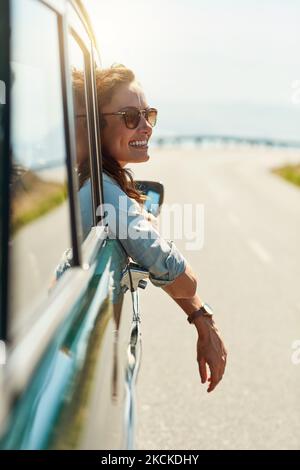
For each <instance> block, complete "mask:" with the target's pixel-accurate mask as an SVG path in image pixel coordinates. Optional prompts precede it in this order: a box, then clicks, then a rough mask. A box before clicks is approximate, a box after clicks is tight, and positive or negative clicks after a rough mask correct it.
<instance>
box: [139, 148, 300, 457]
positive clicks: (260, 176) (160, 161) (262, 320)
mask: <svg viewBox="0 0 300 470" xmlns="http://www.w3.org/2000/svg"><path fill="white" fill-rule="evenodd" d="M289 161H291V162H293V161H300V153H299V151H298V152H296V151H292V150H282V149H281V150H276V149H275V150H272V149H264V148H260V149H257V148H256V149H255V148H252V149H251V148H246V147H244V148H242V147H232V148H230V147H228V148H227V149H225V150H224V149H221V148H217V147H216V148H212V147H211V148H206V149H203V150H201V149H184V148H181V149H180V148H178V149H166V148H165V149H155V150H153V151H152V156H151V159H150V160H149V162H147V163H143V164H139V165H135V166H132V169H133V171H134V174H135V177H136V178H138V179H154V180H161V181H162V182H163V183H164V185H165V191H166V198H165V202H166V204H170V203H178V202H180V203H186V204H187V203H192V204H194V205H195V204H203V207H204V244H203V247H202V248H201V249H197V250H194V251H188V250H187V249H186V240H176V239H174V240H175V243H176V245H177V246H178V248H179V249H180V250H181V251H182V252H183V254H184V255H185V256H186V258H187V260H188V261H189V263H190V264H191V265H192V267H193V269H194V271H195V272H196V273H197V276H198V293H199V295H200V296H201V298H202V299H203V300H205V301H207V302H208V303H209V304H211V305H212V306H213V307H214V310H215V312H216V314H215V318H216V321H217V324H218V326H219V328H220V330H221V332H222V334H223V337H224V339H225V342H226V345H227V348H228V352H229V354H228V366H227V371H226V374H225V376H224V378H223V381H222V383H221V384H220V385H219V386H218V387H217V389H216V390H215V391H214V392H213V393H211V394H208V393H206V386H204V385H202V384H201V382H200V378H199V373H198V367H197V363H196V338H197V336H196V330H195V328H194V327H193V326H190V325H189V324H188V322H187V321H186V317H185V314H184V313H183V312H182V310H181V309H180V308H179V307H178V306H177V304H176V303H175V302H174V301H173V300H172V299H171V298H170V297H168V296H167V295H166V294H165V292H164V291H162V290H160V289H158V288H155V287H154V286H152V285H151V284H150V285H148V286H147V288H146V291H147V293H146V291H145V292H142V293H141V306H142V325H143V361H142V366H141V370H140V375H139V381H138V388H137V398H138V430H137V443H136V444H137V448H139V449H300V393H299V391H300V364H298V365H297V364H294V363H293V361H292V354H293V349H292V345H293V342H294V341H295V340H300V250H299V245H300V190H299V189H298V188H296V187H294V186H292V185H290V184H289V183H287V182H285V181H283V180H282V179H281V178H280V177H278V176H276V175H273V174H271V172H270V168H272V167H276V166H278V165H280V164H281V163H284V162H289ZM299 357H300V354H298V358H299Z"/></svg>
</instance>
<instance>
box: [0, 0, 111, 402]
mask: <svg viewBox="0 0 300 470" xmlns="http://www.w3.org/2000/svg"><path fill="white" fill-rule="evenodd" d="M5 1H6V2H7V5H8V4H9V3H10V0H5ZM39 2H40V3H42V4H44V5H45V6H46V7H47V8H49V9H50V10H52V11H53V12H54V13H55V14H56V19H57V24H58V30H57V31H58V40H59V63H60V74H61V86H62V106H63V116H64V122H63V126H64V133H65V145H66V169H67V175H68V188H69V191H68V193H69V209H70V212H69V213H70V225H71V244H72V249H73V262H72V267H71V268H70V269H69V270H68V271H69V272H68V273H66V275H65V276H64V277H63V278H62V279H61V280H60V282H59V283H58V284H57V286H55V288H54V289H53V292H52V293H51V294H50V295H49V298H48V299H47V301H46V302H45V303H42V305H40V307H39V308H38V311H40V312H41V317H42V318H41V319H40V320H41V321H40V322H39V323H43V321H45V320H46V321H49V331H48V330H47V331H46V332H43V331H42V330H41V335H40V337H39V341H38V344H36V342H33V341H30V338H31V337H32V334H33V331H31V330H30V328H29V329H28V330H27V329H26V331H25V334H24V338H18V341H17V343H16V342H13V343H9V356H10V365H9V367H8V370H7V375H8V376H9V377H10V378H11V379H10V380H11V384H10V387H9V388H10V391H11V392H12V393H15V392H20V390H21V389H22V388H23V387H24V386H25V385H26V383H27V382H28V380H29V377H30V376H31V374H32V372H33V370H34V367H35V366H36V364H37V363H38V361H39V359H40V357H41V355H42V354H43V352H44V351H45V349H46V347H47V345H48V344H49V341H51V339H52V336H51V331H52V332H53V329H51V328H50V326H51V325H52V326H53V325H55V324H57V321H62V319H63V318H64V315H66V314H67V313H68V311H69V310H68V309H67V308H65V309H64V308H60V310H59V311H56V310H55V307H54V306H55V305H56V304H59V299H60V296H62V295H63V293H66V295H65V297H66V296H67V297H68V298H69V299H71V298H72V297H73V299H74V298H75V299H76V296H77V294H78V293H79V290H82V289H84V288H85V287H84V286H86V285H87V283H88V282H89V278H90V277H91V276H92V275H93V273H92V269H91V270H89V267H90V266H91V265H92V263H93V261H94V260H95V258H96V255H97V253H99V249H100V247H101V245H102V244H103V243H104V241H105V239H106V238H107V233H106V231H105V229H104V227H102V228H103V230H100V231H99V230H97V229H99V227H94V228H93V229H92V230H91V232H90V234H89V236H88V237H87V239H86V240H85V242H84V243H83V245H82V246H81V245H80V241H79V237H78V226H77V221H78V220H79V219H78V218H77V211H78V210H79V207H78V203H77V195H76V180H75V178H76V175H75V164H74V163H75V161H76V141H75V128H74V113H73V93H72V83H71V80H70V68H69V60H68V42H67V40H68V34H69V27H70V24H69V21H68V19H69V18H68V15H67V13H66V10H63V9H59V10H57V9H56V8H53V2H52V0H51V1H49V2H48V1H45V0H39ZM2 5H3V4H2ZM8 24H9V25H10V23H8ZM7 38H8V36H7ZM7 38H6V39H7ZM6 42H9V41H6ZM7 49H8V50H9V44H7ZM90 49H91V48H90ZM89 53H90V51H89ZM7 59H8V60H7ZM9 59H10V58H9V55H7V58H6V68H7V71H8V72H7V73H8V75H10V60H9ZM91 70H94V68H92V67H91ZM90 95H91V96H92V99H94V98H93V97H95V95H94V94H92V93H90ZM9 109H10V106H9V102H8V110H9ZM89 109H91V108H89ZM92 109H93V115H95V112H94V110H95V104H94V103H93V104H92ZM88 112H89V111H88ZM7 115H8V116H9V111H7ZM89 115H91V113H89ZM90 118H91V116H90V117H89V119H90ZM7 122H8V124H7V125H8V127H10V124H9V120H8V121H7ZM93 126H94V129H96V130H97V125H96V123H95V122H93ZM8 130H9V129H8ZM94 134H95V135H94ZM91 135H92V139H95V140H96V132H92V133H91ZM5 137H6V140H7V143H6V149H8V148H9V139H8V137H9V133H8V132H6V134H5ZM5 155H6V156H8V155H9V154H8V150H6V153H5ZM96 157H97V158H96V160H98V158H99V154H98V153H97V154H96ZM4 160H5V163H6V167H7V168H9V169H10V166H11V161H10V160H11V159H10V158H6V159H2V161H4ZM5 174H6V175H7V174H9V173H7V172H6V173H5ZM6 180H7V181H8V180H9V179H8V178H6ZM100 181H101V179H100V175H99V176H98V182H99V187H100V189H101V186H100ZM8 183H9V181H8ZM2 193H3V190H2ZM96 194H97V193H96ZM98 194H99V196H98V198H99V199H98V200H97V199H96V201H97V202H98V201H99V200H100V193H98ZM7 195H8V197H7V205H8V204H9V199H10V194H9V184H7ZM6 212H7V214H8V216H7V218H6V219H5V224H4V226H5V227H6V230H7V238H6V240H5V241H6V243H5V244H4V243H3V246H2V252H5V253H7V259H6V270H7V273H8V267H9V261H10V260H9V250H8V245H9V226H10V217H9V208H8V207H7V208H6ZM82 253H83V256H81V254H82ZM82 268H83V269H82ZM80 279H81V281H80ZM4 284H5V285H4ZM4 284H3V286H2V283H1V287H3V288H4V290H3V292H4V293H6V295H8V292H9V289H10V288H11V286H10V285H9V280H8V276H6V277H5V283H4ZM72 292H73V293H74V294H75V293H76V295H74V294H73V296H72ZM71 303H72V302H70V307H71ZM64 310H65V311H64ZM8 316H9V306H8V302H7V298H6V303H5V309H4V310H3V316H1V319H2V318H5V320H6V323H5V327H6V330H5V334H6V335H7V323H8ZM50 324H51V325H50ZM37 328H38V325H37ZM5 337H6V336H5V335H4V334H3V338H5ZM26 348H27V349H28V348H29V350H30V354H26V355H25V354H24V350H26ZM16 358H17V359H16ZM20 363H22V367H20ZM16 370H18V371H19V374H16ZM22 371H23V372H22ZM10 380H9V381H10Z"/></svg>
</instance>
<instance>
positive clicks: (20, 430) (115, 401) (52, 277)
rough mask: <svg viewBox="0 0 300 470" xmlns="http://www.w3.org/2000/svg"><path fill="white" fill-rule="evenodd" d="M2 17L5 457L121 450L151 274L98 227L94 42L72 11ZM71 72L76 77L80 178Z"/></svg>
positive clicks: (43, 8)
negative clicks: (80, 85) (80, 98)
mask: <svg viewBox="0 0 300 470" xmlns="http://www.w3.org/2000/svg"><path fill="white" fill-rule="evenodd" d="M0 18H1V20H0V21H1V25H0V31H1V32H0V36H1V37H0V42H1V45H3V48H2V50H1V52H0V71H1V76H0V79H1V81H2V83H3V84H5V103H2V104H1V106H0V151H1V159H0V160H1V162H0V165H1V167H0V178H1V187H0V191H1V195H0V199H1V203H0V204H1V205H0V210H1V226H0V238H1V260H0V261H1V268H0V276H1V277H0V281H1V286H0V289H1V290H0V296H1V297H0V300H1V318H0V319H1V330H0V332H1V336H0V340H1V348H2V364H0V394H1V403H0V448H1V449H106V448H109V449H130V448H132V447H133V446H134V414H135V413H134V403H135V399H134V393H135V381H136V376H137V373H138V367H139V358H140V321H139V312H138V286H140V287H145V285H144V284H141V283H140V280H142V279H143V278H145V277H147V273H146V272H145V271H143V270H142V269H140V267H139V266H137V265H136V264H134V263H132V264H130V265H128V262H129V260H128V257H127V256H126V253H124V251H123V250H122V246H121V245H120V243H118V240H111V239H108V237H107V229H106V226H105V224H104V223H103V221H102V220H101V217H99V216H97V215H96V212H97V211H96V209H97V208H98V207H99V205H100V204H101V203H102V202H103V182H102V167H101V145H100V132H99V125H98V110H97V95H96V87H95V68H96V67H99V51H98V49H97V45H96V41H95V38H94V34H93V31H92V29H91V26H90V22H89V19H88V17H87V14H86V12H85V10H84V8H83V6H82V4H81V2H79V1H64V0H43V1H42V0H2V2H1V4H0ZM10 28H11V35H10V34H9V29H10ZM75 69H76V70H78V69H79V70H81V72H82V71H83V72H84V77H85V78H84V80H85V85H84V86H85V103H84V105H83V106H84V116H83V118H84V125H85V128H86V129H87V133H86V148H88V150H89V152H88V158H87V159H86V160H85V168H84V170H85V172H87V175H88V176H87V177H85V179H84V180H81V179H80V178H81V174H82V173H83V172H82V173H81V169H80V168H81V167H80V162H79V161H78V148H77V143H78V142H77V140H78V128H77V121H76V119H77V118H78V116H79V114H78V110H77V109H76V106H77V104H76V100H75V98H74V90H73V87H72V80H73V72H74V70H75ZM80 117H82V110H81V115H80ZM142 183H143V182H142ZM150 186H151V185H150ZM129 269H131V270H132V271H131V272H133V271H134V272H135V278H134V279H135V282H136V283H135V286H133V285H130V284H128V282H129V281H128V270H129ZM129 277H130V279H131V276H129ZM131 281H132V279H131ZM126 283H127V284H126ZM126 290H128V293H127V294H125V291H126ZM125 296H128V298H127V302H125V304H126V306H125V307H124V302H123V301H124V297H125Z"/></svg>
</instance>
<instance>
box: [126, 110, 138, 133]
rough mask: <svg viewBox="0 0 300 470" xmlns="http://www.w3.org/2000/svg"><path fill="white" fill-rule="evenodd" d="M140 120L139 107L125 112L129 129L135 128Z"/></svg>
mask: <svg viewBox="0 0 300 470" xmlns="http://www.w3.org/2000/svg"><path fill="white" fill-rule="evenodd" d="M139 122H140V113H139V111H138V109H128V110H127V111H126V114H125V123H126V126H127V127H128V128H129V129H135V128H136V127H137V126H138V125H139Z"/></svg>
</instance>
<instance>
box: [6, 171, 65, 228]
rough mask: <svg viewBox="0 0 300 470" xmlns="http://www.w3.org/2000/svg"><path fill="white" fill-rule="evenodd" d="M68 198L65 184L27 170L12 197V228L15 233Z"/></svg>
mask: <svg viewBox="0 0 300 470" xmlns="http://www.w3.org/2000/svg"><path fill="white" fill-rule="evenodd" d="M66 198H67V188H66V185H65V184H61V183H54V182H50V181H43V180H42V179H40V178H39V177H37V176H36V175H34V174H32V173H30V172H27V174H26V175H23V178H22V181H21V184H19V187H18V188H17V190H16V191H15V193H14V197H13V199H12V208H11V209H12V211H11V214H12V217H11V230H12V233H13V234H15V233H16V232H17V231H18V230H20V229H21V228H22V227H24V226H25V225H27V224H29V223H30V222H33V221H34V220H36V219H38V218H40V217H41V216H43V215H45V214H47V213H48V212H50V211H51V210H53V209H54V208H56V207H57V206H59V205H61V204H62V203H63V202H64V201H65V200H66Z"/></svg>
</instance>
